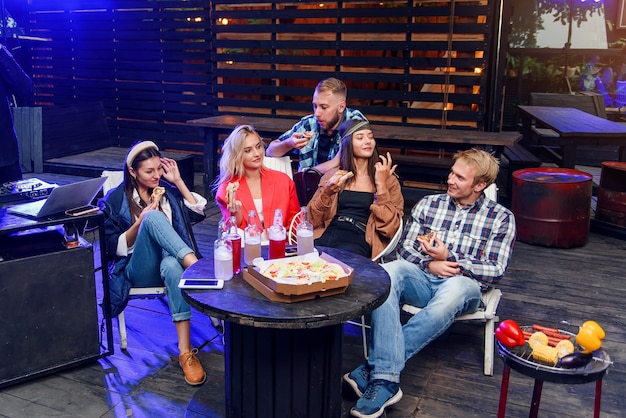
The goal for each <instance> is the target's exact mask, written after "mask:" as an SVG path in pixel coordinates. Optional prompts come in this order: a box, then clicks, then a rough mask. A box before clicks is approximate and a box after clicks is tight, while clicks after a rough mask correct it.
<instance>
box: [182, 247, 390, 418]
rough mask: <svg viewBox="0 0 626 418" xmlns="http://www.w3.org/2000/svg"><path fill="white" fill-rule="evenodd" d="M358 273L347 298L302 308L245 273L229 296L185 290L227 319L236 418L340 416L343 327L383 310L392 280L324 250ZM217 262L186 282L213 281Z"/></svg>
mask: <svg viewBox="0 0 626 418" xmlns="http://www.w3.org/2000/svg"><path fill="white" fill-rule="evenodd" d="M318 249H319V250H320V251H323V252H326V253H328V254H330V255H331V256H333V257H335V258H336V259H338V260H341V261H342V262H344V263H345V264H347V265H349V266H351V267H353V268H354V277H353V279H352V283H351V284H350V286H348V288H347V289H346V291H345V293H343V294H339V295H334V296H327V297H323V298H318V299H313V300H309V301H303V302H297V303H280V302H272V301H270V300H269V299H267V298H266V297H265V296H263V295H262V294H261V293H259V292H258V291H257V290H255V289H254V288H253V287H252V286H250V285H249V284H248V283H246V282H245V281H244V280H243V278H242V277H241V274H238V275H236V276H235V277H233V279H232V280H230V281H227V282H226V283H225V285H224V289H222V290H208V291H201V290H185V291H183V295H184V297H185V299H187V301H188V302H189V304H190V305H192V306H194V307H195V308H196V309H198V310H200V311H201V312H204V313H206V314H208V315H211V316H214V317H217V318H220V319H223V320H224V321H225V326H224V332H225V355H224V361H225V392H226V399H225V405H226V415H227V416H229V417H242V416H263V417H281V418H283V417H290V416H298V417H329V418H330V417H339V416H341V370H342V337H343V323H344V322H347V321H349V320H351V319H354V318H358V317H360V316H361V315H364V314H366V313H368V312H370V311H372V310H373V309H375V308H376V307H378V306H380V305H381V304H382V303H383V302H384V301H385V299H386V298H387V295H388V294H389V286H390V282H389V275H388V274H387V272H386V271H385V270H384V269H383V268H382V267H381V266H380V265H379V264H377V263H375V262H373V261H371V260H370V259H368V258H365V257H362V256H359V255H355V254H352V253H350V252H348V251H345V250H339V249H334V248H324V247H320V248H318ZM212 277H213V259H212V257H211V256H209V257H206V258H204V259H202V260H200V261H199V262H197V263H195V264H194V265H193V266H191V267H189V268H188V269H187V270H186V271H185V273H184V275H183V278H212Z"/></svg>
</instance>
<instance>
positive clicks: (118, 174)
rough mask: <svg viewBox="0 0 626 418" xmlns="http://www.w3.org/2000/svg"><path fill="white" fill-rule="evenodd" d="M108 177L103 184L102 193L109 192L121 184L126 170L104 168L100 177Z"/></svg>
mask: <svg viewBox="0 0 626 418" xmlns="http://www.w3.org/2000/svg"><path fill="white" fill-rule="evenodd" d="M105 176H106V177H108V178H107V179H106V181H105V182H104V184H103V185H102V193H104V194H107V192H108V191H109V190H111V189H112V188H114V187H117V186H119V185H120V184H122V182H123V181H124V172H123V171H117V170H116V171H111V170H104V171H103V172H102V174H101V175H100V177H105Z"/></svg>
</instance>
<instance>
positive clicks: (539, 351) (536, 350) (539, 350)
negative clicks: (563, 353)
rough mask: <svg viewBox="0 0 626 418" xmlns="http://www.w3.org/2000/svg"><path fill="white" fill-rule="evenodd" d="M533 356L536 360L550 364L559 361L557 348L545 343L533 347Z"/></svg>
mask: <svg viewBox="0 0 626 418" xmlns="http://www.w3.org/2000/svg"><path fill="white" fill-rule="evenodd" d="M532 354H533V358H534V359H535V360H537V361H543V362H546V363H549V364H552V365H556V363H557V362H558V361H559V356H558V350H557V349H556V348H555V347H550V346H549V345H547V344H536V345H535V346H534V347H533V353H532Z"/></svg>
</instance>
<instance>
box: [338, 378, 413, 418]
mask: <svg viewBox="0 0 626 418" xmlns="http://www.w3.org/2000/svg"><path fill="white" fill-rule="evenodd" d="M400 399H402V390H401V389H400V385H399V384H398V383H394V382H389V381H388V380H383V379H374V380H372V381H371V382H369V384H368V385H367V388H366V389H365V392H364V393H363V396H361V398H359V400H358V401H357V403H356V405H355V406H354V407H353V408H352V409H351V410H350V414H351V415H353V416H355V417H359V418H377V417H379V416H381V415H382V414H383V413H384V412H385V408H386V407H388V406H390V405H393V404H395V403H398V401H399V400H400Z"/></svg>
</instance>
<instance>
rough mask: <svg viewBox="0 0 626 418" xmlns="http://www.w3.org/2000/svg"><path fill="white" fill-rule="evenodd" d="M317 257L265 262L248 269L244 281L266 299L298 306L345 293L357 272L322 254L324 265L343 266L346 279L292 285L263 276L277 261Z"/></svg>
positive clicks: (285, 259)
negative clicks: (264, 271) (266, 268)
mask: <svg viewBox="0 0 626 418" xmlns="http://www.w3.org/2000/svg"><path fill="white" fill-rule="evenodd" d="M317 257H318V254H317V253H311V254H307V255H305V256H297V257H286V258H282V259H278V260H263V261H262V262H259V263H256V266H254V267H252V266H249V267H247V268H246V269H245V270H244V271H243V279H244V280H245V281H246V282H248V284H250V285H251V286H252V287H254V288H255V289H256V290H258V291H259V292H260V293H261V294H263V295H264V296H265V297H266V298H268V299H269V300H272V301H275V302H287V303H291V302H299V301H303V300H310V299H315V298H318V297H325V296H332V295H337V294H340V293H343V292H345V291H346V289H347V288H348V285H349V284H350V282H351V281H352V277H353V276H354V269H353V268H352V267H350V266H348V265H347V264H345V263H343V262H341V261H339V260H337V259H336V258H334V257H332V256H331V255H329V254H326V253H321V254H319V257H320V258H321V259H323V260H324V261H328V262H330V263H336V264H338V265H339V266H341V268H342V269H343V272H344V275H342V276H340V277H339V278H337V279H334V280H326V281H324V282H321V281H314V282H312V283H290V282H289V280H280V279H276V280H275V279H272V278H271V277H266V276H264V275H263V274H261V273H260V271H263V270H264V269H265V267H266V266H269V265H270V264H272V263H275V262H277V261H285V262H289V261H302V260H311V259H312V258H317Z"/></svg>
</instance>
